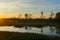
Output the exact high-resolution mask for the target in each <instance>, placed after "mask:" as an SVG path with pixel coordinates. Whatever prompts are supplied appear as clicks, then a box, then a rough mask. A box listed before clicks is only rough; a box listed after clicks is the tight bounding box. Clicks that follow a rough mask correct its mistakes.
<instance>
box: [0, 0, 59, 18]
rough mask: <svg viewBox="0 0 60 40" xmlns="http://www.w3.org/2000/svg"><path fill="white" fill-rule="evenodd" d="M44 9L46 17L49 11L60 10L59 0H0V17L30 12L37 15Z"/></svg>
mask: <svg viewBox="0 0 60 40" xmlns="http://www.w3.org/2000/svg"><path fill="white" fill-rule="evenodd" d="M41 11H44V15H45V16H46V17H47V16H48V15H49V14H50V12H51V11H53V12H54V13H56V12H59V11H60V0H0V18H5V17H14V16H16V17H18V15H19V14H22V15H24V14H25V13H29V14H32V15H33V17H35V16H36V17H39V15H40V12H41Z"/></svg>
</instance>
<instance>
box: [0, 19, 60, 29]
mask: <svg viewBox="0 0 60 40" xmlns="http://www.w3.org/2000/svg"><path fill="white" fill-rule="evenodd" d="M26 25H27V26H30V27H39V28H41V27H44V26H48V25H49V26H55V27H57V28H60V20H55V19H51V20H50V19H42V20H41V19H2V20H0V26H15V27H23V26H26Z"/></svg>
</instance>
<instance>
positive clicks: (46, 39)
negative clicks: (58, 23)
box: [0, 31, 60, 40]
mask: <svg viewBox="0 0 60 40" xmlns="http://www.w3.org/2000/svg"><path fill="white" fill-rule="evenodd" d="M0 40H60V37H58V36H46V35H39V34H34V33H18V32H2V31H0Z"/></svg>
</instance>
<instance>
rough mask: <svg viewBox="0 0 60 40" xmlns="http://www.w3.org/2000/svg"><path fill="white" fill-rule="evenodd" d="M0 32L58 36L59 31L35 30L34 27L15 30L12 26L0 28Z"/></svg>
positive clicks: (54, 29) (51, 28) (52, 29)
mask: <svg viewBox="0 0 60 40" xmlns="http://www.w3.org/2000/svg"><path fill="white" fill-rule="evenodd" d="M0 31H9V32H23V33H25V32H28V33H37V34H45V35H59V34H60V30H58V29H56V28H55V27H53V26H52V27H49V26H47V27H42V28H36V27H26V26H24V27H22V28H16V27H14V26H4V27H0Z"/></svg>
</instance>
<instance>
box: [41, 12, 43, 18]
mask: <svg viewBox="0 0 60 40" xmlns="http://www.w3.org/2000/svg"><path fill="white" fill-rule="evenodd" d="M41 19H43V11H41Z"/></svg>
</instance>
